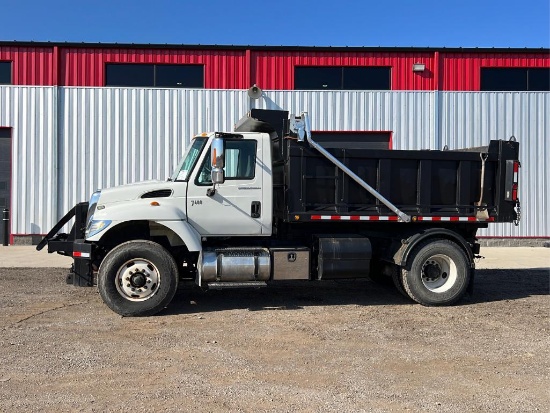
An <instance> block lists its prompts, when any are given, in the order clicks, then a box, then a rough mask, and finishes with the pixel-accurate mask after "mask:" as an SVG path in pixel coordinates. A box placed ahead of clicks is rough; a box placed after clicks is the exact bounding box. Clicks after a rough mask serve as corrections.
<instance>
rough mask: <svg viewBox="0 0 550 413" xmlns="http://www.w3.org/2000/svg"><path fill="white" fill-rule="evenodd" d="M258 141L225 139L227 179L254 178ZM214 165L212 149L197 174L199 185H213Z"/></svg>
mask: <svg viewBox="0 0 550 413" xmlns="http://www.w3.org/2000/svg"><path fill="white" fill-rule="evenodd" d="M256 145H257V142H256V141H245V140H242V139H238V140H237V139H236V140H226V141H225V168H224V171H225V179H226V180H246V179H254V176H255V174H256ZM211 170H212V167H211V161H210V151H209V152H208V154H207V155H206V157H205V158H204V162H203V164H202V167H201V169H200V172H199V174H198V176H197V181H196V183H197V184H198V185H212V181H211V178H210V173H211Z"/></svg>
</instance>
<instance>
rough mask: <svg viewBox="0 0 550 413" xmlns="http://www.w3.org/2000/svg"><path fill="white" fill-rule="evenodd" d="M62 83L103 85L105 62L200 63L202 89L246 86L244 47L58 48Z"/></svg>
mask: <svg viewBox="0 0 550 413" xmlns="http://www.w3.org/2000/svg"><path fill="white" fill-rule="evenodd" d="M60 57H61V63H60V64H61V72H62V75H61V76H62V82H63V83H61V84H62V85H64V86H105V64H106V63H172V64H176V63H177V64H203V65H204V87H205V88H206V89H246V88H249V87H250V86H252V85H251V84H249V81H248V69H247V64H248V62H247V60H246V59H245V51H244V50H242V51H241V50H215V51H212V50H181V49H112V48H111V49H109V48H105V49H102V48H87V49H86V48H62V49H61V51H60Z"/></svg>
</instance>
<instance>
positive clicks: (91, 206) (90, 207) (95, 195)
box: [86, 189, 101, 226]
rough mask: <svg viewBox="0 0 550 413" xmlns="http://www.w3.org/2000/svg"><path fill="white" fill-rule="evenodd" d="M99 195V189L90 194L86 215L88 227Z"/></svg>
mask: <svg viewBox="0 0 550 413" xmlns="http://www.w3.org/2000/svg"><path fill="white" fill-rule="evenodd" d="M100 195H101V189H100V190H99V191H96V192H94V193H93V194H92V197H91V198H90V202H88V214H87V216H86V225H87V226H90V221H91V220H92V219H93V217H94V212H95V208H96V206H97V201H99V196H100Z"/></svg>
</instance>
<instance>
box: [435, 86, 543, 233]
mask: <svg viewBox="0 0 550 413" xmlns="http://www.w3.org/2000/svg"><path fill="white" fill-rule="evenodd" d="M440 95H441V96H440V98H441V110H440V112H439V113H440V122H439V124H440V127H441V130H440V136H441V141H442V144H443V145H445V144H447V145H449V147H450V148H451V149H456V148H461V147H468V146H477V145H480V144H486V143H487V142H488V141H489V140H490V139H509V138H510V136H512V135H513V136H515V137H516V139H517V140H518V141H519V142H520V161H521V165H522V168H521V171H520V187H519V195H520V199H521V201H522V204H523V205H522V206H523V208H522V211H523V216H522V221H521V224H520V226H519V227H514V226H512V225H507V224H495V225H491V226H490V229H489V230H488V231H482V233H481V234H480V235H491V236H499V237H501V236H547V237H549V236H550V219H549V218H548V215H549V211H550V202H549V199H550V179H549V174H548V167H549V165H550V163H549V162H550V116H548V114H550V93H548V92H483V93H479V92H477V93H476V92H454V93H441V94H440Z"/></svg>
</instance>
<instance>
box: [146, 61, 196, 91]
mask: <svg viewBox="0 0 550 413" xmlns="http://www.w3.org/2000/svg"><path fill="white" fill-rule="evenodd" d="M155 86H157V87H192V88H203V87H204V66H203V65H157V66H156V82H155Z"/></svg>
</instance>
